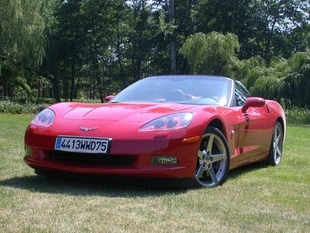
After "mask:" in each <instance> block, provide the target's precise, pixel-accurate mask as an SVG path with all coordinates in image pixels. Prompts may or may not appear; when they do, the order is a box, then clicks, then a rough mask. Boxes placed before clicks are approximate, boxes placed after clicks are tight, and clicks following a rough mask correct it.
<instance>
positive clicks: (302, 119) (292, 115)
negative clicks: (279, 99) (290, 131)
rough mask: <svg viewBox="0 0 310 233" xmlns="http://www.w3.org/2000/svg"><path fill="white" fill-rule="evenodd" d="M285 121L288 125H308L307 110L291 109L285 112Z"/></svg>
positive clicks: (309, 121) (309, 118) (309, 120)
mask: <svg viewBox="0 0 310 233" xmlns="http://www.w3.org/2000/svg"><path fill="white" fill-rule="evenodd" d="M285 114H286V120H287V123H289V124H296V125H308V124H310V111H309V109H307V108H298V107H293V108H292V109H289V110H286V111H285Z"/></svg>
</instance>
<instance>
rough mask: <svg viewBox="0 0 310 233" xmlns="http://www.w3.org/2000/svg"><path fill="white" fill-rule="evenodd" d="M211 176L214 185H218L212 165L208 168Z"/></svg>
mask: <svg viewBox="0 0 310 233" xmlns="http://www.w3.org/2000/svg"><path fill="white" fill-rule="evenodd" d="M207 170H208V172H209V174H210V177H211V179H212V180H213V183H214V184H217V183H218V180H217V177H216V174H215V171H214V168H213V167H212V165H210V166H209V167H208V168H207Z"/></svg>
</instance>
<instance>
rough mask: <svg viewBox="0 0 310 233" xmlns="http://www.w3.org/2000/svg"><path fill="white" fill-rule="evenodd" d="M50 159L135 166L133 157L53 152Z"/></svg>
mask: <svg viewBox="0 0 310 233" xmlns="http://www.w3.org/2000/svg"><path fill="white" fill-rule="evenodd" d="M49 159H50V160H52V161H59V162H66V163H72V164H83V165H95V166H96V165H107V166H108V165H111V166H113V165H121V166H132V165H133V164H134V156H133V155H113V156H112V155H109V154H86V153H72V152H63V151H51V152H50V154H49Z"/></svg>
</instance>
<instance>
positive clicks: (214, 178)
mask: <svg viewBox="0 0 310 233" xmlns="http://www.w3.org/2000/svg"><path fill="white" fill-rule="evenodd" d="M229 162H230V155H229V149H228V145H227V141H226V139H225V137H224V135H223V134H222V132H221V131H220V130H219V129H218V128H215V127H213V126H209V127H208V128H207V129H206V131H205V133H204V135H203V136H202V139H201V143H200V148H199V151H198V161H197V168H196V172H195V176H194V184H195V186H196V187H209V188H210V187H214V186H217V185H221V184H222V183H223V182H224V181H225V180H226V178H227V175H228V170H229Z"/></svg>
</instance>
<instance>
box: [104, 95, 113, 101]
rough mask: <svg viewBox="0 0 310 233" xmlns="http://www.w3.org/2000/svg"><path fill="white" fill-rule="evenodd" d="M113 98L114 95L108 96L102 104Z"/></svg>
mask: <svg viewBox="0 0 310 233" xmlns="http://www.w3.org/2000/svg"><path fill="white" fill-rule="evenodd" d="M114 97H115V95H108V96H106V97H105V98H104V102H105V103H107V102H109V101H110V100H111V99H113V98H114Z"/></svg>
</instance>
